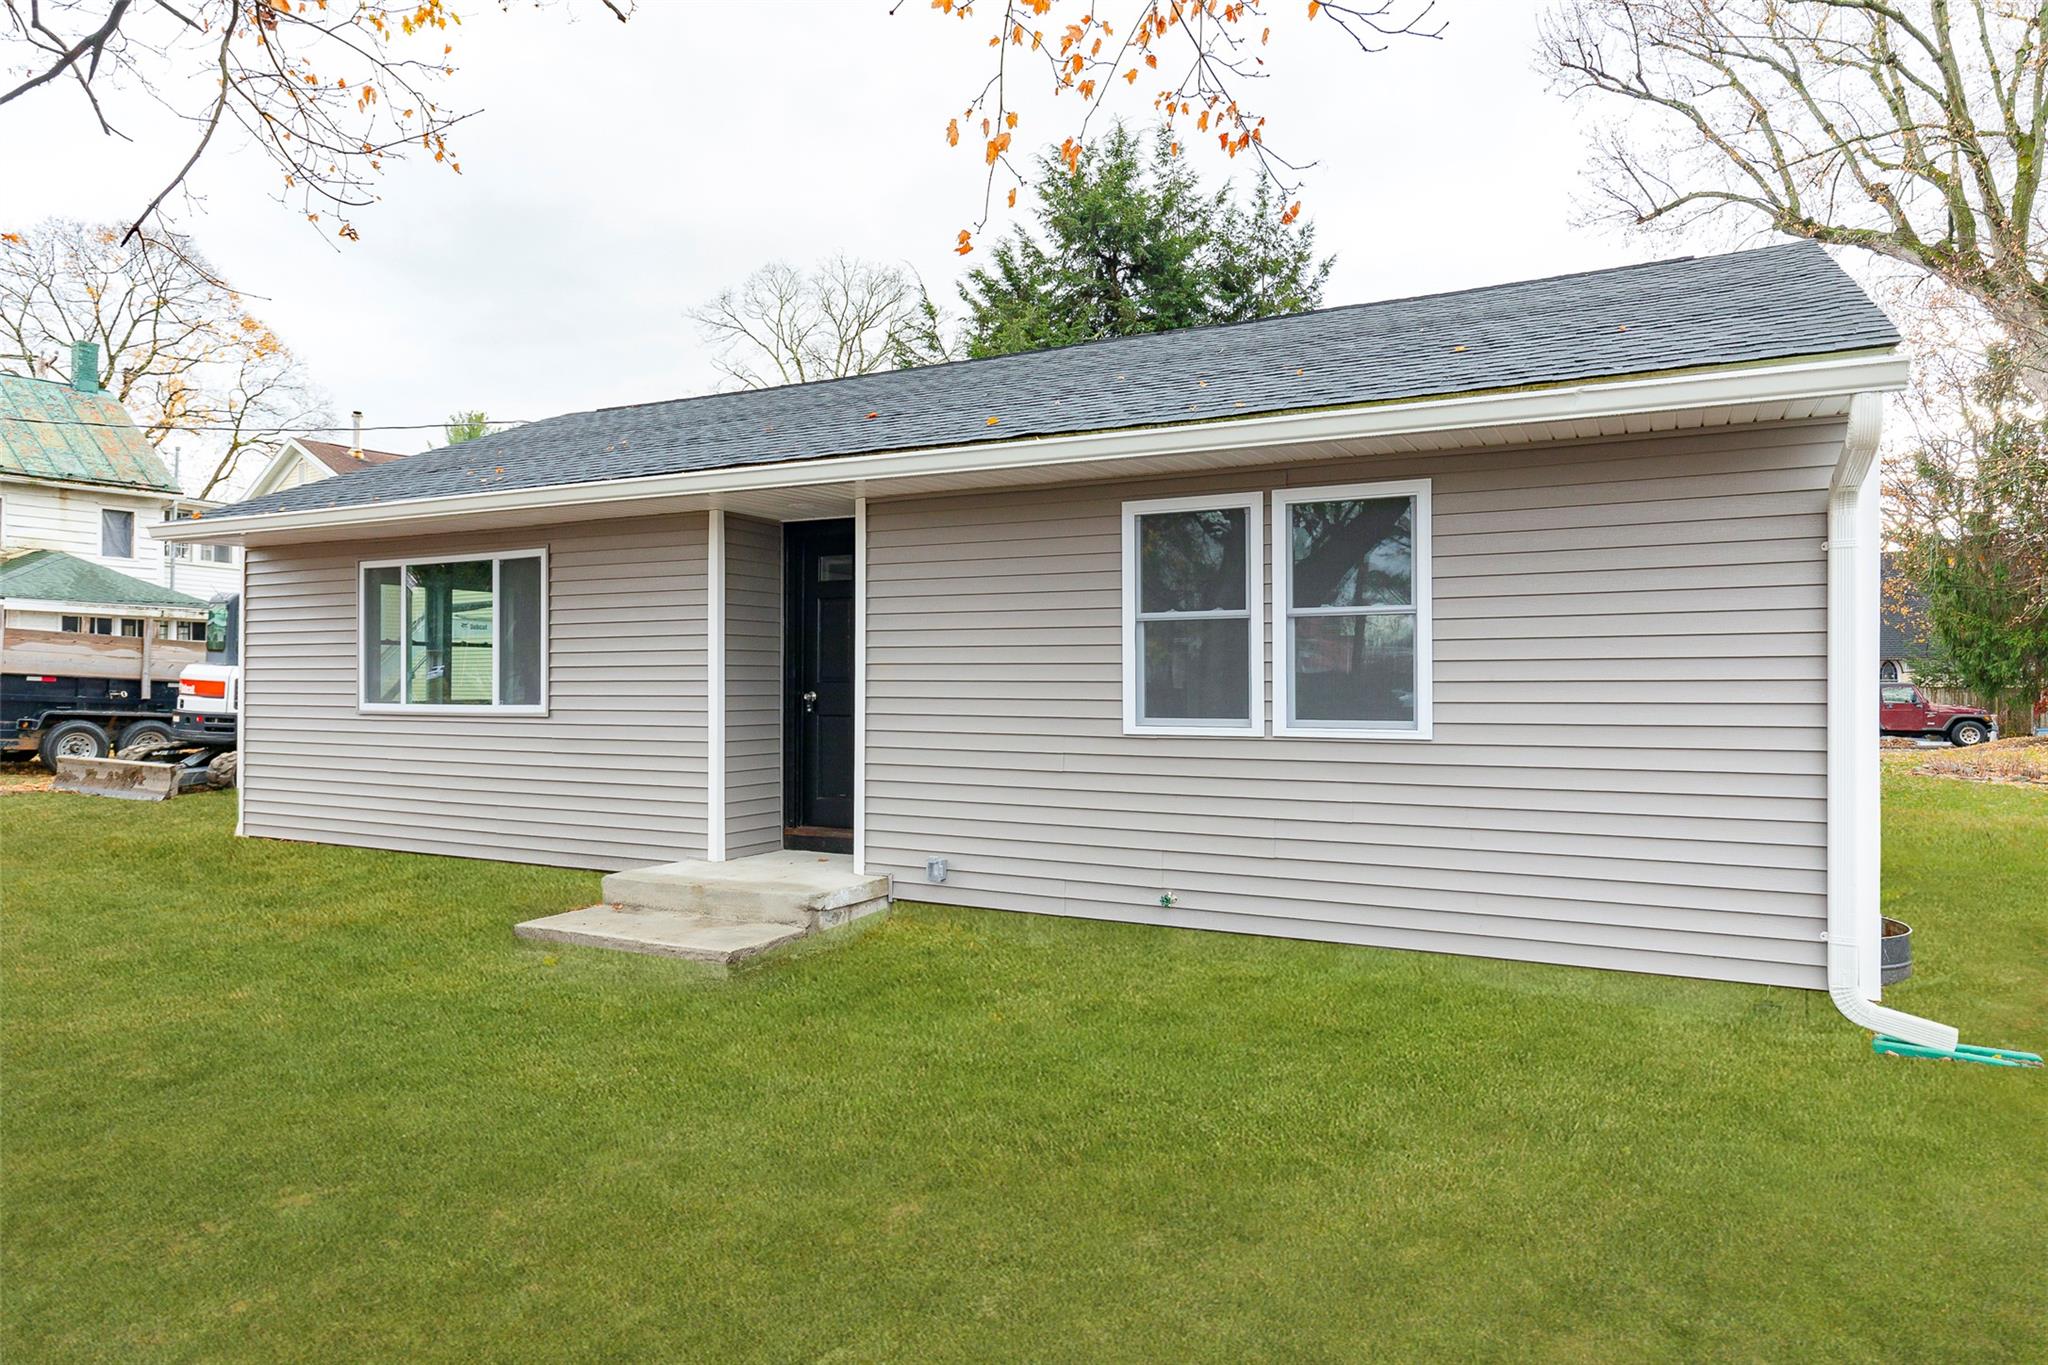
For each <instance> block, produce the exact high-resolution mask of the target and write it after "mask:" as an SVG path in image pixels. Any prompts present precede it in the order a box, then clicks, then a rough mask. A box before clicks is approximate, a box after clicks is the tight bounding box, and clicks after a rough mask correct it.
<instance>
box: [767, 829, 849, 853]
mask: <svg viewBox="0 0 2048 1365" xmlns="http://www.w3.org/2000/svg"><path fill="white" fill-rule="evenodd" d="M782 846H783V847H784V848H794V849H801V850H802V851H803V852H805V853H851V852H853V831H852V830H850V829H832V828H830V827H828V826H823V825H784V826H783V827H782Z"/></svg>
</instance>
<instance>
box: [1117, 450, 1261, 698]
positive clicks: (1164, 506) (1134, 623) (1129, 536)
mask: <svg viewBox="0 0 2048 1365" xmlns="http://www.w3.org/2000/svg"><path fill="white" fill-rule="evenodd" d="M1225 510H1239V511H1242V512H1243V513H1244V541H1245V543H1244V577H1245V584H1244V604H1245V610H1244V612H1243V614H1242V617H1240V615H1239V613H1237V612H1234V611H1233V612H1226V613H1203V614H1184V613H1175V614H1173V616H1171V617H1168V618H1165V619H1179V620H1197V621H1198V620H1204V619H1223V620H1233V621H1234V620H1239V619H1242V620H1243V621H1244V623H1245V629H1246V630H1247V631H1249V632H1250V634H1251V646H1250V648H1249V650H1248V651H1247V652H1248V653H1249V654H1250V656H1251V659H1250V664H1251V667H1250V675H1251V676H1250V679H1249V686H1248V689H1247V691H1246V694H1245V695H1246V696H1247V697H1249V698H1250V710H1251V714H1250V715H1249V716H1248V717H1247V718H1246V719H1245V720H1243V721H1215V722H1204V721H1193V720H1189V721H1169V722H1167V723H1165V724H1159V723H1156V722H1154V723H1148V722H1147V721H1146V720H1145V719H1144V718H1143V717H1142V716H1141V715H1140V714H1139V712H1140V711H1141V710H1142V709H1143V707H1142V706H1141V702H1142V697H1141V696H1140V693H1141V692H1142V691H1143V689H1144V660H1143V658H1142V648H1141V645H1140V642H1139V630H1138V625H1139V617H1140V615H1141V613H1140V612H1139V610H1138V607H1139V601H1138V595H1139V594H1138V589H1139V574H1140V570H1139V564H1138V518H1140V517H1143V516H1150V515H1153V514H1155V513H1159V512H1211V511H1225ZM1265 510H1266V494H1265V491H1264V490H1263V489H1257V490H1254V491H1252V492H1249V493H1195V494H1191V495H1189V496H1187V497H1179V498H1144V499H1138V500H1135V501H1131V502H1127V503H1125V504H1124V505H1123V648H1122V650H1121V653H1122V655H1123V678H1124V685H1123V694H1124V733H1125V734H1127V735H1151V736H1162V735H1167V736H1170V735H1263V734H1265V732H1266V650H1265V639H1266V630H1265V620H1264V612H1263V608H1264V606H1265V597H1266V592H1265V584H1264V583H1263V582H1262V581H1261V580H1262V579H1263V578H1264V577H1265V553H1264V548H1263V547H1262V546H1261V545H1260V543H1259V538H1260V536H1261V535H1262V534H1263V531H1264V525H1265V520H1266V518H1265Z"/></svg>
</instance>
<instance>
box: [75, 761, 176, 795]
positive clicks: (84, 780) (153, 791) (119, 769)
mask: <svg viewBox="0 0 2048 1365" xmlns="http://www.w3.org/2000/svg"><path fill="white" fill-rule="evenodd" d="M50 790H52V791H60V792H76V793H77V794H78V795H80V796H112V797H115V798H118V799H119V800H122V801H167V800H169V799H170V798H171V797H172V796H174V795H176V794H177V790H178V769H177V767H176V766H175V765H173V764H170V763H142V762H138V761H136V760H134V759H128V758H60V759H58V760H57V779H56V781H54V782H53V783H51V784H50Z"/></svg>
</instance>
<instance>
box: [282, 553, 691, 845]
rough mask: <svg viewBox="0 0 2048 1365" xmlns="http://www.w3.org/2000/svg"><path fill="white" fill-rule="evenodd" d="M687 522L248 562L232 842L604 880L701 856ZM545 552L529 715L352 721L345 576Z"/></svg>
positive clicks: (356, 715) (376, 716) (352, 596)
mask: <svg viewBox="0 0 2048 1365" xmlns="http://www.w3.org/2000/svg"><path fill="white" fill-rule="evenodd" d="M707 543H708V538H707V519H706V517H705V516H704V515H703V514H701V513H698V514H692V515H686V516H671V517H659V518H645V519H640V520H633V521H614V522H584V523H578V524H575V525H573V526H563V527H550V528H542V529H530V530H526V531H507V532H502V533H493V534H490V535H463V536H449V537H434V538H420V539H406V540H377V541H355V542H349V543H347V544H332V545H310V546H296V545H294V546H279V547H274V548H268V549H257V550H254V551H252V552H251V553H250V556H249V563H248V574H249V601H250V610H249V612H248V616H247V618H246V620H247V626H246V629H247V633H248V654H247V664H246V666H245V669H246V688H247V692H246V701H245V707H244V715H243V718H242V724H243V727H244V734H245V743H244V753H243V759H242V762H243V764H244V773H245V787H244V791H243V803H244V829H245V832H246V833H248V834H252V835H262V836H270V837H275V838H284V839H306V840H312V841H316V842H321V843H339V844H359V845H364V846H369V847H377V848H395V849H406V850H413V851H417V852H422V853H456V854H464V855H468V856H473V857H484V858H501V859H506V860H510V861H516V862H539V863H554V864H560V865H564V866H571V867H592V868H605V869H612V868H621V867H630V866H638V865H642V864H646V863H651V862H663V861H670V860H673V859H676V858H686V857H702V856H703V855H704V848H705V789H706V772H705V736H706V717H705V704H704V697H705V692H704V687H705V678H706V676H707V675H706V667H705V665H706V635H705V628H706V612H705V582H706V574H705V567H706V560H705V556H706V547H707ZM536 547H545V548H546V549H547V550H548V555H549V562H548V584H547V591H548V641H547V648H548V656H547V657H548V702H549V711H548V714H547V715H545V716H537V717H529V716H498V715H466V716H465V715H462V714H460V713H459V712H457V711H453V710H451V711H449V712H445V713H440V712H418V713H404V714H394V713H389V712H377V713H365V712H362V711H360V710H358V708H357V705H356V697H357V659H356V595H357V588H356V583H357V570H356V566H357V564H358V562H359V561H362V560H366V559H393V558H399V557H406V556H411V557H417V558H422V559H430V558H432V557H434V556H435V555H447V554H462V553H479V552H487V551H498V550H523V549H532V548H536Z"/></svg>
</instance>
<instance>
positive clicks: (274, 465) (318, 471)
mask: <svg viewBox="0 0 2048 1365" xmlns="http://www.w3.org/2000/svg"><path fill="white" fill-rule="evenodd" d="M404 458H405V456H403V455H398V454H394V453H392V452H391V451H388V450H365V449H363V448H362V446H361V444H360V443H358V444H356V445H346V444H344V443H342V442H339V441H315V440H313V439H312V438H311V437H307V436H294V437H293V438H292V439H291V440H289V441H286V442H285V443H284V446H283V447H282V448H281V449H280V450H279V451H278V452H277V454H275V455H273V456H271V458H270V463H269V464H267V465H265V466H264V467H263V472H262V473H261V474H258V475H257V476H256V481H255V482H254V483H252V484H250V485H249V491H248V492H246V493H244V494H243V495H242V496H243V498H244V499H245V500H246V499H249V498H261V497H267V496H268V495H270V494H272V493H282V492H283V491H284V490H285V489H287V488H297V487H299V486H300V485H301V484H308V483H317V482H319V481H320V480H321V479H331V478H333V477H334V476H335V475H336V474H351V473H354V472H356V471H357V470H361V469H369V468H372V467H374V466H376V465H380V464H390V463H391V462H392V461H393V460H402V459H404Z"/></svg>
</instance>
